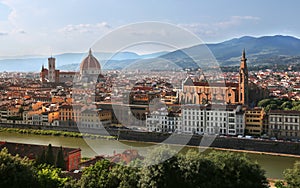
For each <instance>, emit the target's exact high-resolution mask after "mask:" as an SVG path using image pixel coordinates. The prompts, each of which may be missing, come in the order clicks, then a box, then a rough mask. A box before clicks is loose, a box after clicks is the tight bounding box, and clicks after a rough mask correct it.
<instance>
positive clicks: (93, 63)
mask: <svg viewBox="0 0 300 188" xmlns="http://www.w3.org/2000/svg"><path fill="white" fill-rule="evenodd" d="M100 69H101V66H100V63H99V61H98V60H97V59H96V58H95V57H94V56H93V54H92V50H91V49H90V51H89V55H88V56H87V57H86V58H84V59H83V60H82V62H81V64H80V72H83V71H84V70H100Z"/></svg>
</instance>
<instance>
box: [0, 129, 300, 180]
mask: <svg viewBox="0 0 300 188" xmlns="http://www.w3.org/2000/svg"><path fill="white" fill-rule="evenodd" d="M0 141H8V142H17V143H27V144H39V145H48V144H49V143H51V144H52V145H53V146H63V147H72V148H80V149H81V154H82V157H93V156H96V155H112V154H113V153H114V151H115V152H122V151H124V150H125V149H138V150H139V153H140V154H142V155H143V154H145V153H146V152H147V151H148V150H149V149H151V148H149V147H150V146H153V145H154V144H150V143H143V142H125V141H122V142H119V141H114V140H102V139H94V140H93V139H83V138H72V137H58V136H45V135H33V134H30V135H27V134H19V133H8V132H0ZM172 148H173V149H177V150H180V149H181V148H180V147H179V146H172ZM188 149H196V148H195V147H183V148H182V150H181V151H183V152H184V151H186V150H188ZM210 151H211V149H209V150H206V151H205V153H207V152H210ZM246 155H247V156H248V157H249V158H250V159H252V160H254V161H257V162H258V164H260V165H261V166H262V168H263V169H264V170H265V171H266V176H267V177H268V178H282V172H283V171H284V170H285V169H286V168H291V167H292V166H293V164H294V162H295V161H297V160H300V158H293V157H282V156H272V155H264V154H252V153H247V154H246Z"/></svg>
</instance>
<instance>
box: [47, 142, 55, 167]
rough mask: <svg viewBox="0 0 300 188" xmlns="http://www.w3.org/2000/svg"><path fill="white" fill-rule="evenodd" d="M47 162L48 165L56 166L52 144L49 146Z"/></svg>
mask: <svg viewBox="0 0 300 188" xmlns="http://www.w3.org/2000/svg"><path fill="white" fill-rule="evenodd" d="M45 160H46V163H47V164H49V165H53V166H54V164H55V163H54V162H55V161H54V155H53V149H52V145H51V144H49V145H48V148H47V152H46V157H45Z"/></svg>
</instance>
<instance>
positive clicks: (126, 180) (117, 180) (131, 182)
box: [108, 164, 140, 188]
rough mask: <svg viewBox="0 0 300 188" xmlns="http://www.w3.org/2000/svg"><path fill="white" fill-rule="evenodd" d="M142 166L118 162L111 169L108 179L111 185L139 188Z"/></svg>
mask: <svg viewBox="0 0 300 188" xmlns="http://www.w3.org/2000/svg"><path fill="white" fill-rule="evenodd" d="M139 171H140V168H138V167H134V166H132V165H129V166H125V165H122V164H116V165H114V166H113V168H112V169H111V170H110V172H109V175H108V179H109V185H110V186H111V187H120V188H127V187H130V188H137V187H138V181H139V179H140V177H139Z"/></svg>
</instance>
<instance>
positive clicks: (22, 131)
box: [0, 127, 115, 139]
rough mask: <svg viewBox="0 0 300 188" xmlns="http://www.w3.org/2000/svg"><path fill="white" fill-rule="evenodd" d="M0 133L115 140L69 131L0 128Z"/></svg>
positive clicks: (109, 137)
mask: <svg viewBox="0 0 300 188" xmlns="http://www.w3.org/2000/svg"><path fill="white" fill-rule="evenodd" d="M0 132H11V133H19V134H34V135H47V136H63V137H75V138H91V139H115V137H114V136H103V135H96V134H88V133H78V132H70V131H58V130H42V129H28V128H26V129H21V128H4V127H0Z"/></svg>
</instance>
